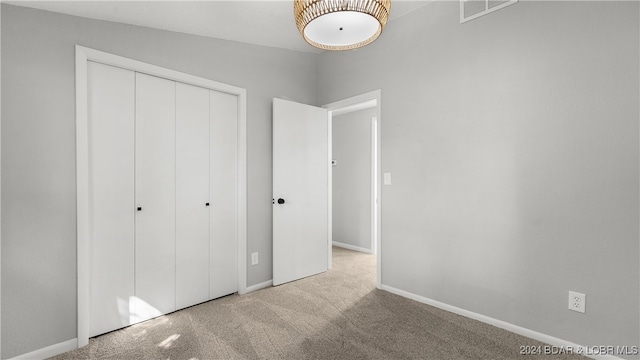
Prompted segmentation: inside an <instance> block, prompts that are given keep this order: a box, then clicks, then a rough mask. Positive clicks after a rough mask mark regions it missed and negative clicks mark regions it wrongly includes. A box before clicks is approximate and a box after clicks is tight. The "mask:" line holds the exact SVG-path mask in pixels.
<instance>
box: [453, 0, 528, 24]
mask: <svg viewBox="0 0 640 360" xmlns="http://www.w3.org/2000/svg"><path fill="white" fill-rule="evenodd" d="M517 2H518V0H460V24H462V23H464V22H467V21H469V20H473V19H475V18H479V17H480V16H482V15H486V14H488V13H490V12H494V11H496V10H500V9H502V8H504V7H507V6H509V5H513V4H515V3H517Z"/></svg>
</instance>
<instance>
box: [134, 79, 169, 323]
mask: <svg viewBox="0 0 640 360" xmlns="http://www.w3.org/2000/svg"><path fill="white" fill-rule="evenodd" d="M175 89H176V83H175V82H173V81H169V80H165V79H162V78H158V77H155V76H149V75H145V74H140V73H136V121H135V123H136V207H137V211H136V231H135V234H136V250H135V251H136V252H135V260H136V262H135V296H136V303H135V305H134V306H135V309H134V311H135V317H136V318H135V320H136V321H143V320H147V319H150V318H152V317H156V316H159V315H161V314H166V313H169V312H172V311H174V310H175V309H176V303H175V300H176V297H175V294H176V292H175V279H176V278H175V275H176V273H175V264H176V259H175V231H176V228H175V208H176V206H175V186H176V183H175V159H176V155H175V98H176V97H175V96H176V95H175Z"/></svg>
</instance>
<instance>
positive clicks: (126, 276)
mask: <svg viewBox="0 0 640 360" xmlns="http://www.w3.org/2000/svg"><path fill="white" fill-rule="evenodd" d="M87 71H88V89H87V90H88V93H87V95H88V118H89V124H88V130H89V138H88V140H89V164H90V166H89V193H90V197H89V223H90V228H89V231H90V234H89V238H90V240H89V241H90V243H89V249H90V259H89V261H90V264H91V265H90V266H91V272H90V274H89V278H90V285H89V286H90V290H89V292H90V293H89V296H90V300H89V304H90V305H89V312H90V317H89V336H95V335H99V334H103V333H105V332H109V331H112V330H115V329H119V328H121V327H124V326H127V325H130V316H131V314H130V311H129V310H130V309H129V301H130V300H131V299H132V298H133V295H134V283H133V274H134V257H133V250H134V203H133V199H134V182H133V181H134V180H133V179H134V114H135V103H134V100H135V97H134V89H135V83H134V81H135V73H134V72H133V71H129V70H123V69H120V68H116V67H113V66H107V65H103V64H99V63H94V62H89V63H88V69H87Z"/></svg>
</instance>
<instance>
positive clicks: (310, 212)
mask: <svg viewBox="0 0 640 360" xmlns="http://www.w3.org/2000/svg"><path fill="white" fill-rule="evenodd" d="M329 129H330V127H329V120H328V114H327V110H325V109H322V108H319V107H315V106H309V105H304V104H299V103H295V102H291V101H286V100H281V99H273V198H274V204H273V284H274V285H280V284H283V283H286V282H289V281H293V280H297V279H301V278H303V277H307V276H310V275H315V274H318V273H321V272H323V271H326V270H327V269H328V251H329V250H328V241H329V217H328V213H329V199H328V191H327V189H328V187H329V183H328V182H329V166H330V159H329V148H328V136H329Z"/></svg>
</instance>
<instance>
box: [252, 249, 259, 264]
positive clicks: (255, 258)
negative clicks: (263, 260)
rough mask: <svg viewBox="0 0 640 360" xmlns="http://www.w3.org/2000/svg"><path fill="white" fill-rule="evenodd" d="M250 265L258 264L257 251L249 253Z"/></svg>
mask: <svg viewBox="0 0 640 360" xmlns="http://www.w3.org/2000/svg"><path fill="white" fill-rule="evenodd" d="M251 265H258V253H257V252H254V253H251Z"/></svg>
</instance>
